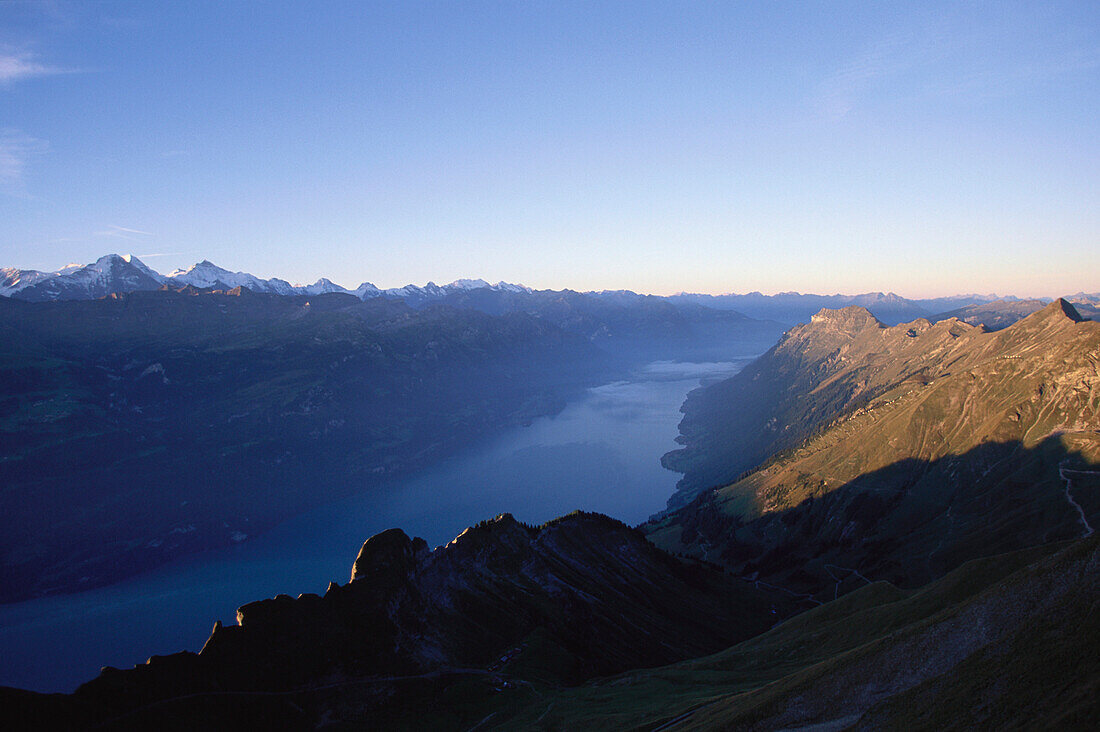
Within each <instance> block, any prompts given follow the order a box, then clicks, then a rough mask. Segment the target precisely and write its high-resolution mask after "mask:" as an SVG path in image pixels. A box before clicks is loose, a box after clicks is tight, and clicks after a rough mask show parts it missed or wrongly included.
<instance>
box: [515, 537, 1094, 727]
mask: <svg viewBox="0 0 1100 732" xmlns="http://www.w3.org/2000/svg"><path fill="white" fill-rule="evenodd" d="M1096 561H1097V541H1096V540H1095V539H1092V540H1085V541H1082V542H1076V543H1074V544H1072V545H1070V546H1069V547H1066V545H1065V544H1061V545H1049V546H1047V547H1040V548H1034V549H1028V550H1024V551H1019V552H1014V553H1011V554H1007V555H1000V556H995V557H989V558H986V559H980V560H974V561H971V562H968V563H967V564H965V565H963V566H962V567H960V568H959V569H957V570H955V571H954V572H952V573H950V574H948V575H946V576H945V577H943V578H942V579H940V580H938V581H937V582H935V583H932V584H930V585H928V586H926V587H924V588H922V589H920V590H916V591H910V592H905V591H902V590H899V589H897V588H895V587H893V586H891V585H889V584H887V583H881V582H880V583H875V584H873V585H869V586H866V587H864V588H863V589H861V590H858V591H855V592H852V593H850V594H849V595H846V596H844V597H842V598H840V599H839V600H836V601H834V602H830V603H828V604H826V605H823V606H821V607H819V608H816V609H814V610H811V611H808V612H806V613H803V614H802V615H799V616H797V617H795V618H793V619H791V620H788V621H786V622H785V623H782V624H781V625H779V626H777V627H775V628H774V629H772V630H771V631H769V632H767V633H765V634H763V635H761V636H758V637H756V638H753V639H751V640H749V641H745V642H743V643H740V644H738V645H736V646H733V647H732V648H730V649H728V650H726V651H722V652H720V653H717V654H714V655H712V656H707V657H705V658H700V659H695V660H692V661H686V662H684V663H679V664H675V665H672V666H667V667H663V668H659V669H652V670H644V671H636V672H631V673H627V674H622V675H620V676H616V677H612V678H608V679H605V680H601V681H599V682H597V683H593V684H589V685H587V686H584V687H581V688H579V689H572V690H564V691H544V692H542V693H541V696H539V697H537V698H532V699H531V700H530V701H529V703H528V706H527V708H526V709H524V710H523V711H521V712H520V713H518V714H516V716H514V717H512V718H511V719H508V720H507V721H505V720H503V719H502V720H500V721H501V726H502V727H505V728H509V729H511V728H515V729H523V728H528V729H632V728H637V729H653V728H655V727H657V726H660V725H662V724H664V723H666V722H669V721H671V720H674V719H676V718H678V717H681V716H682V715H685V714H687V713H689V712H692V711H693V710H698V711H695V713H693V714H691V715H690V716H688V717H686V718H685V719H683V720H682V721H681V722H680V723H679V724H678V725H674V726H673V728H674V729H730V728H733V729H737V728H747V727H748V726H750V725H757V726H759V728H761V729H768V728H774V727H778V726H782V725H785V724H788V723H790V724H793V725H797V724H808V723H821V722H827V721H829V720H831V719H833V720H835V719H838V718H840V719H843V718H846V717H853V719H851V720H850V721H851V722H852V723H854V722H855V721H856V720H858V719H859V717H860V716H861V715H862V714H864V713H865V712H867V710H868V709H870V710H871V715H873V717H874V718H875V719H879V720H883V722H884V723H886V722H888V723H889V724H886V726H890V725H891V724H901V725H902V726H906V725H911V723H913V722H915V721H920V722H921V723H922V724H924V725H926V726H927V727H929V728H932V727H936V726H939V724H940V723H942V722H944V721H945V715H955V718H956V719H957V720H958V719H966V720H971V721H973V720H974V716H973V715H974V714H975V711H974V710H973V709H972V707H973V706H974V705H972V704H971V701H972V697H970V696H968V694H967V693H966V692H967V691H973V690H975V689H978V690H980V689H985V688H986V687H987V686H988V685H989V684H990V682H991V681H993V680H995V679H996V678H997V677H998V673H999V671H998V669H1001V668H1003V669H1004V670H1005V672H1006V677H1007V675H1008V674H1012V675H1013V676H1012V677H1009V678H1010V679H1011V683H1009V684H1008V685H1007V686H1006V687H1005V688H1004V689H1003V690H1000V691H999V693H998V699H1000V698H1001V697H1006V698H1010V697H1011V696H1012V695H1013V694H1017V693H1021V689H1020V688H1019V687H1021V686H1024V685H1027V684H1030V683H1031V682H1032V681H1033V680H1036V679H1038V680H1042V679H1043V678H1047V673H1048V671H1049V668H1048V667H1051V666H1055V665H1057V664H1061V665H1062V666H1063V667H1065V668H1068V669H1077V670H1086V669H1091V675H1086V677H1085V678H1084V679H1082V680H1081V683H1077V684H1075V685H1074V687H1073V690H1074V693H1075V694H1077V696H1074V697H1073V699H1072V700H1071V701H1074V703H1075V704H1076V707H1074V708H1073V709H1068V708H1058V709H1051V708H1050V707H1051V706H1052V705H1047V706H1046V707H1037V708H1036V709H1035V711H1034V712H1031V714H1033V715H1040V716H1042V715H1046V714H1048V713H1049V714H1050V715H1051V716H1050V717H1049V719H1048V721H1050V720H1055V719H1059V718H1060V715H1062V713H1063V712H1073V713H1075V714H1081V713H1083V712H1084V711H1085V710H1086V709H1087V708H1092V709H1095V704H1096V701H1095V699H1096V697H1088V696H1084V695H1083V694H1084V692H1083V690H1084V689H1088V688H1094V687H1095V685H1096V674H1095V666H1096V661H1095V660H1093V659H1094V658H1095V656H1092V655H1090V654H1094V653H1095V651H1096V650H1097V649H1096V647H1095V646H1096V642H1097V639H1098V636H1096V635H1087V632H1088V630H1089V629H1090V628H1095V624H1096V621H1095V619H1094V618H1095V617H1096V615H1095V613H1094V612H1092V610H1094V609H1095V603H1096V601H1097V594H1096V586H1095V585H1096V583H1095V579H1093V580H1092V581H1091V584H1089V585H1087V586H1086V587H1083V588H1081V591H1080V592H1074V591H1072V584H1071V583H1072V582H1074V581H1080V580H1081V579H1082V577H1083V576H1084V577H1086V578H1087V577H1088V575H1089V573H1090V572H1092V571H1093V570H1094V569H1095V565H1096ZM1093 573H1094V572H1093ZM1067 577H1068V578H1069V579H1068V580H1067ZM1067 583H1070V588H1069V590H1067ZM1052 585H1053V586H1054V587H1055V589H1053V590H1052V589H1051V586H1052ZM1006 598H1007V600H1008V602H1006ZM1050 598H1054V599H1053V600H1051V599H1050ZM1012 603H1015V604H1017V605H1020V606H1023V607H1022V609H1018V611H1016V612H1013V613H1011V618H1009V620H1011V621H1015V619H1016V618H1017V617H1025V618H1027V619H1028V620H1029V621H1031V620H1036V619H1043V618H1046V619H1047V620H1048V625H1049V628H1044V629H1041V630H1040V632H1037V633H1035V634H1034V635H1031V634H1030V633H1028V632H1026V631H1027V629H1028V628H1029V627H1033V626H1029V625H1027V624H1023V625H1019V626H1013V627H1009V628H1008V630H1007V631H1006V632H1005V633H1004V634H1003V635H1001V636H998V637H997V638H995V639H993V640H992V641H991V643H990V645H989V646H986V647H979V648H977V649H971V650H970V651H969V652H965V653H960V652H959V651H958V648H957V647H956V646H955V645H953V643H954V641H955V637H954V636H953V635H951V634H948V633H946V632H945V629H948V628H949V627H950V626H952V625H953V624H954V625H956V626H958V625H959V623H960V620H961V621H962V632H963V634H964V635H971V636H975V635H980V633H973V632H971V631H973V630H974V628H973V627H972V626H971V625H968V624H967V623H968V622H969V621H970V620H971V619H972V618H973V617H978V618H985V617H987V616H989V615H990V612H991V611H990V607H994V608H996V607H1003V606H1007V605H1009V604H1012ZM1090 603H1091V604H1090ZM1051 608H1061V609H1062V614H1061V615H1060V616H1058V617H1050V615H1049V613H1050V609H1051ZM996 620H997V619H996V618H994V620H991V621H989V622H991V623H993V622H994V621H996ZM1003 620H1004V619H1003V618H1002V619H1001V621H1003ZM998 622H1000V621H998ZM953 630H954V631H955V635H958V633H959V628H958V627H955V628H953ZM1021 630H1023V631H1025V632H1018V631H1021ZM1078 633H1086V635H1083V636H1082V635H1078ZM1048 644H1049V645H1048ZM911 646H912V647H916V648H919V649H920V653H917V654H915V655H909V656H905V654H901V655H902V656H904V658H903V659H902V661H901V662H899V661H898V658H897V657H898V655H899V654H898V649H902V648H904V649H905V650H906V651H909V650H911ZM965 650H966V649H964V651H965ZM1005 651H1008V652H1007V653H1005ZM1040 651H1042V653H1040ZM1043 653H1047V654H1053V655H1051V656H1050V658H1051V659H1052V662H1051V663H1048V662H1046V661H1044V660H1041V659H1043V658H1044V656H1043ZM940 657H942V658H943V663H944V664H949V665H948V666H947V668H945V669H943V670H942V671H941V672H939V673H935V674H934V675H931V676H930V677H929V678H927V679H923V680H922V679H921V677H920V675H921V673H922V671H923V670H925V669H922V668H921V667H922V665H923V666H925V667H927V668H933V667H935V666H936V660H937V659H938V658H940ZM1006 658H1007V659H1008V661H1007V663H1006V660H1005V659H1006ZM906 659H907V660H908V664H906V663H905V660H906ZM960 661H961V664H962V665H959V666H957V667H956V666H954V663H958V662H960ZM914 665H915V666H916V667H917V668H916V671H915V672H914V669H913V668H912V666H914ZM968 674H970V675H968ZM845 676H847V677H851V679H850V680H849V684H848V686H847V687H842V688H840V689H836V688H834V687H833V682H834V680H835V679H837V678H841V677H845ZM1065 677H1066V674H1065V673H1061V674H1056V675H1053V676H1050V677H1049V679H1048V681H1047V682H1046V683H1043V684H1041V686H1040V687H1039V688H1042V689H1050V688H1051V687H1053V686H1056V685H1057V684H1058V683H1063V682H1065V681H1066V679H1065ZM958 679H966V681H967V683H966V684H962V685H958V684H956V681H957V680H958ZM861 684H862V685H863V686H867V685H868V684H870V685H871V686H874V684H878V685H879V688H878V693H879V694H880V697H879V698H878V699H875V698H874V696H873V695H871V696H870V697H868V699H869V702H870V703H862V704H859V703H856V704H853V705H852V706H851V707H850V708H845V707H844V705H845V703H846V701H845V700H846V699H849V698H856V697H859V694H860V691H861V690H862V688H863V686H861ZM906 684H908V687H907V688H901V687H904V686H905V685H906ZM1090 685H1091V687H1090ZM933 687H934V688H933ZM1027 696H1028V698H1029V699H1030V698H1031V697H1033V696H1036V694H1034V693H1031V694H1028V695H1027ZM860 698H862V697H860ZM940 698H942V699H944V701H947V700H954V706H952V707H943V708H941V705H940V704H939V702H938V701H937V700H938V699H940ZM914 700H918V701H919V704H917V703H916V701H914ZM1022 706H1023V704H1022V703H1017V704H1016V705H1015V706H1014V707H1013V708H1012V709H1011V710H1007V711H1009V712H1010V713H1005V712H1001V716H1000V717H998V719H1001V720H1002V721H1003V720H1005V719H1009V718H1014V719H1027V718H1028V714H1029V713H1028V711H1027V709H1024V708H1021V707H1022ZM789 708H799V709H802V710H804V711H805V714H804V716H803V717H802V718H795V717H790V718H789V719H788V718H783V714H784V713H785V712H786V711H787V710H788V709H789ZM1074 710H1075V711H1074ZM977 713H979V714H980V710H978V711H977ZM960 715H962V716H960ZM502 716H503V715H502ZM868 718H869V719H870V718H871V716H869V717H868ZM1044 718H1046V717H1044ZM1070 718H1071V719H1072V718H1073V717H1070ZM754 728H755V727H754Z"/></svg>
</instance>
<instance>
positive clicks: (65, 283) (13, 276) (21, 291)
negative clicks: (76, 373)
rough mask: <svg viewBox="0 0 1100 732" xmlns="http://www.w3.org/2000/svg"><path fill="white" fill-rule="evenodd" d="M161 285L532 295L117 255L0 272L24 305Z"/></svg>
mask: <svg viewBox="0 0 1100 732" xmlns="http://www.w3.org/2000/svg"><path fill="white" fill-rule="evenodd" d="M165 284H167V285H168V286H170V287H177V288H178V287H183V286H186V285H191V286H192V287H197V288H199V289H218V290H231V289H233V288H234V287H246V288H248V289H249V290H252V291H253V292H265V293H272V294H276V295H320V294H325V293H329V292H347V293H351V294H353V295H355V296H356V297H358V298H359V299H360V300H366V299H369V298H373V297H380V296H382V295H388V296H390V297H398V298H401V299H403V300H405V301H406V302H408V303H409V304H410V305H413V306H416V305H420V304H424V303H428V302H431V301H433V300H439V299H442V298H444V297H446V296H447V295H448V294H450V293H452V292H463V291H469V290H478V289H482V288H488V289H490V290H497V291H501V292H532V290H531V288H530V287H525V286H523V285H516V284H512V283H509V282H498V283H496V284H495V285H491V284H489V283H488V282H487V281H485V280H483V279H458V280H455V281H454V282H452V283H450V284H448V285H444V286H443V287H440V286H439V285H437V284H435V283H434V282H429V283H428V284H426V285H424V286H422V287H421V286H419V285H405V286H404V287H393V288H389V289H387V290H380V289H379V288H378V287H376V286H375V285H373V284H371V283H370V282H364V283H362V284H361V285H359V286H358V287H356V288H355V289H354V290H349V289H347V288H346V287H342V286H340V285H338V284H336V283H335V282H333V281H332V280H329V279H328V278H325V277H322V278H321V279H319V280H317V281H316V282H314V283H313V284H312V285H292V284H290V283H289V282H287V281H286V280H282V279H279V278H277V277H272V278H271V279H268V280H265V279H261V278H259V277H257V276H256V275H253V274H249V273H248V272H231V271H229V270H227V269H225V268H223V267H219V266H218V265H216V264H214V263H213V262H211V261H210V260H208V259H204V260H203V261H201V262H199V263H198V264H195V265H192V266H191V267H188V268H187V269H177V270H176V271H174V272H172V273H171V274H169V275H167V276H165V275H162V274H160V273H159V272H156V271H155V270H153V269H151V268H149V267H148V266H146V265H145V264H144V263H143V262H142V261H141V260H139V259H138V258H137V257H135V256H133V255H118V254H108V255H106V256H103V257H100V258H99V259H97V260H96V261H95V262H93V263H91V264H69V265H66V266H65V267H63V268H61V269H60V270H58V271H57V272H40V271H38V270H30V269H26V270H24V269H18V268H15V267H8V268H4V269H0V296H8V297H18V298H20V299H25V300H84V299H92V298H96V297H103V296H105V295H109V294H111V293H112V292H133V291H135V290H156V289H158V288H160V287H161V286H162V285H165Z"/></svg>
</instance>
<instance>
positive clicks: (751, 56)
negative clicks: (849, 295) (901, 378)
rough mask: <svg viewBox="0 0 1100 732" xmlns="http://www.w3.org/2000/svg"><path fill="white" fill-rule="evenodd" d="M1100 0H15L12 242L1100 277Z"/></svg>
mask: <svg viewBox="0 0 1100 732" xmlns="http://www.w3.org/2000/svg"><path fill="white" fill-rule="evenodd" d="M1098 110H1100V3H1096V2H1078V3H1020V4H1017V3H1005V2H997V3H946V4H943V5H938V4H932V3H923V2H922V3H912V4H905V3H883V2H867V3H848V2H843V3H763V2H761V3H753V2H737V3H734V2H730V3H686V2H685V3H656V4H648V3H637V2H630V3H627V2H622V3H620V2H603V3H570V2H560V1H558V2H546V3H542V2H498V3H453V2H440V3H422V2H412V3H389V2H387V3H363V2H356V3H320V4H314V3H309V4H307V3H244V2H240V3H238V2H229V3H225V2H218V3H196V2H188V3H173V4H169V3H155V4H154V3H111V2H102V3H73V4H69V3H63V2H51V3H21V2H9V3H2V4H0V265H4V266H8V265H11V266H19V267H24V268H37V269H48V270H49V269H57V268H59V267H61V266H63V265H64V264H66V263H68V262H70V261H77V262H87V261H91V260H93V259H95V258H96V257H97V256H99V255H101V254H104V253H107V252H120V253H126V252H132V253H134V254H137V255H139V256H141V257H142V258H143V259H144V260H145V261H146V263H147V264H149V265H150V266H152V267H154V268H156V269H158V270H160V271H162V272H168V271H170V270H172V269H175V268H176V267H186V266H188V265H190V264H192V263H194V262H196V261H198V260H200V259H204V258H207V259H210V260H212V261H214V262H215V263H217V264H220V265H222V266H224V267H227V268H229V269H234V270H245V271H249V272H252V273H254V274H257V275H260V276H264V277H270V276H280V277H284V278H286V279H289V280H291V281H300V282H307V281H313V280H315V279H317V278H318V277H321V276H327V277H329V278H331V279H333V280H335V281H336V282H339V283H341V284H344V285H346V286H349V287H354V286H355V285H357V284H358V283H359V282H361V281H364V280H369V281H371V282H374V283H375V284H377V285H380V286H397V285H403V284H406V283H409V282H414V283H418V284H419V283H424V282H426V281H428V280H434V281H436V282H447V281H450V280H453V279H456V278H459V277H484V278H486V279H489V280H492V281H496V280H501V279H503V280H508V281H512V282H522V283H525V284H528V285H531V286H534V287H540V288H543V287H552V288H555V289H556V288H562V287H571V288H574V289H580V290H586V289H604V288H608V289H614V288H629V289H633V290H637V291H642V292H653V293H671V292H676V291H681V290H687V291H697V292H714V293H719V292H747V291H751V290H760V291H764V292H777V291H783V290H799V291H803V292H828V293H832V292H866V291H875V290H882V291H894V292H898V293H899V294H903V295H907V296H911V297H917V296H933V295H944V294H951V293H957V292H983V293H988V292H998V293H1001V294H1004V293H1014V294H1018V295H1047V296H1053V295H1058V294H1068V293H1073V292H1078V291H1082V290H1084V291H1088V292H1096V291H1100V115H1098V114H1097V112H1098Z"/></svg>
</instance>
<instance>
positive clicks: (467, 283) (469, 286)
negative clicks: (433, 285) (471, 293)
mask: <svg viewBox="0 0 1100 732" xmlns="http://www.w3.org/2000/svg"><path fill="white" fill-rule="evenodd" d="M489 286H490V285H489V283H488V282H486V281H485V280H455V281H454V282H452V283H451V284H449V285H444V289H447V290H480V289H481V288H482V287H489Z"/></svg>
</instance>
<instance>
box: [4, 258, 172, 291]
mask: <svg viewBox="0 0 1100 732" xmlns="http://www.w3.org/2000/svg"><path fill="white" fill-rule="evenodd" d="M36 275H37V276H33V278H34V282H32V283H30V284H28V285H26V286H24V287H20V288H19V289H17V290H15V291H14V292H13V293H12V294H13V296H15V297H17V298H19V299H20V300H31V301H36V302H38V301H43V300H91V299H94V298H97V297H105V296H107V295H110V294H111V293H113V292H134V291H136V290H155V289H157V288H159V287H160V286H161V285H162V284H163V283H164V276H163V275H161V274H159V273H157V272H154V271H153V270H151V269H149V267H147V266H145V264H144V263H143V262H142V261H141V260H139V259H138V258H137V257H135V256H133V255H126V256H120V255H118V254H107V255H105V256H102V257H100V258H99V259H97V260H96V261H94V262H92V263H91V264H86V265H83V266H73V265H69V266H68V267H65V268H63V269H61V270H59V271H57V272H53V273H49V274H45V273H42V272H38V273H36ZM23 279H25V277H23V278H20V282H22V280H23ZM5 294H6V293H5Z"/></svg>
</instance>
